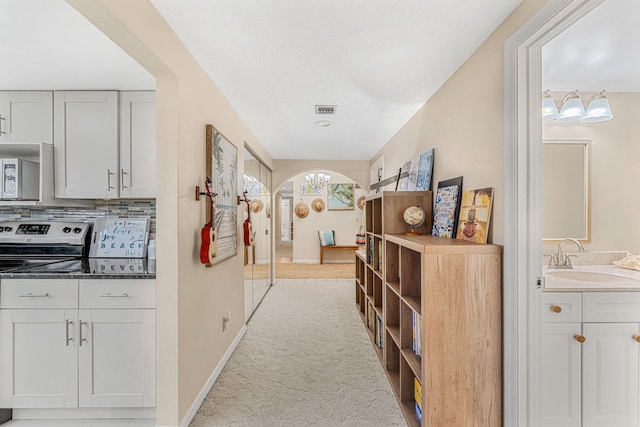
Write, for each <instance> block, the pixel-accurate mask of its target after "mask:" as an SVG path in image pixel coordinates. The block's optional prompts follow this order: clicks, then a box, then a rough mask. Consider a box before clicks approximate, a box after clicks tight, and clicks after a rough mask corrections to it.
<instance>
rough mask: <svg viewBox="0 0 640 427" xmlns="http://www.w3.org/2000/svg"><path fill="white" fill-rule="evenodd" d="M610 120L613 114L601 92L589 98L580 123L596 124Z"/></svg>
mask: <svg viewBox="0 0 640 427" xmlns="http://www.w3.org/2000/svg"><path fill="white" fill-rule="evenodd" d="M612 118H613V113H612V112H611V105H609V100H608V99H607V97H606V95H605V94H604V90H603V91H602V92H600V93H599V94H598V95H595V96H594V97H593V98H591V100H590V101H589V106H588V107H587V111H586V113H585V115H584V117H583V118H582V121H583V122H587V123H596V122H604V121H607V120H611V119H612Z"/></svg>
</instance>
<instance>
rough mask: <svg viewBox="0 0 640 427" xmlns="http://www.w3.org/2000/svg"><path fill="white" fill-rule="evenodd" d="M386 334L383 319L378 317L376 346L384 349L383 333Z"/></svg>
mask: <svg viewBox="0 0 640 427" xmlns="http://www.w3.org/2000/svg"><path fill="white" fill-rule="evenodd" d="M383 332H384V325H383V324H382V318H381V317H380V316H378V315H376V344H377V345H378V347H380V348H382V333H383Z"/></svg>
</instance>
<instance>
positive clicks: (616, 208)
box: [543, 90, 640, 254]
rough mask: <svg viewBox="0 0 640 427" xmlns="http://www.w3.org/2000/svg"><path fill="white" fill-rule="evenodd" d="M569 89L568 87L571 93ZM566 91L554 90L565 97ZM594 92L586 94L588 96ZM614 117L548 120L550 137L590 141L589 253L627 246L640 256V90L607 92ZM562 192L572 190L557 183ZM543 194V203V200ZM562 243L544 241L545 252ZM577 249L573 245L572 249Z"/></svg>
mask: <svg viewBox="0 0 640 427" xmlns="http://www.w3.org/2000/svg"><path fill="white" fill-rule="evenodd" d="M568 91H569V90H567V92H568ZM565 94H566V93H561V94H560V93H556V94H554V97H555V99H562V97H563V96H564V95H565ZM592 95H594V94H593V93H582V92H581V98H582V99H583V100H584V101H585V103H586V102H587V100H588V99H589V98H590V97H591V96H592ZM607 97H608V98H609V102H610V103H611V109H612V110H613V113H614V118H613V120H610V121H607V122H602V123H580V122H577V123H557V122H553V121H550V122H544V127H543V135H544V138H546V139H572V138H577V139H589V140H591V214H592V218H591V231H592V237H591V242H590V243H589V244H586V245H585V249H586V250H589V251H612V250H628V251H630V252H632V253H633V254H640V241H639V240H638V236H639V235H640V222H638V220H637V216H638V212H640V198H638V197H637V196H636V194H637V191H636V187H637V185H638V183H640V167H639V166H638V165H639V160H640V123H639V122H638V114H639V113H640V94H637V93H612V92H607ZM557 191H558V192H559V193H562V192H563V191H567V189H566V188H565V187H563V185H562V183H558V188H557ZM544 201H545V199H544V195H543V203H544ZM556 248H557V245H545V246H544V248H543V249H544V251H545V253H548V252H552V251H554V250H555V249H556ZM570 250H573V247H570Z"/></svg>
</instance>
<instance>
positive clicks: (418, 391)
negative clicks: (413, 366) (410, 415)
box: [413, 378, 422, 425]
mask: <svg viewBox="0 0 640 427" xmlns="http://www.w3.org/2000/svg"><path fill="white" fill-rule="evenodd" d="M413 397H414V399H415V407H416V418H417V419H418V424H420V425H422V384H420V381H418V379H417V378H414V379H413Z"/></svg>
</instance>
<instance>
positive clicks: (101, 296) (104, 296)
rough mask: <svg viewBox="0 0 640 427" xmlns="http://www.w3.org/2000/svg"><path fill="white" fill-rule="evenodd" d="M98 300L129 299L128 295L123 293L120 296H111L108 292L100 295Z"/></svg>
mask: <svg viewBox="0 0 640 427" xmlns="http://www.w3.org/2000/svg"><path fill="white" fill-rule="evenodd" d="M100 298H129V294H128V293H126V292H125V293H123V294H121V295H111V292H109V293H107V294H105V295H100Z"/></svg>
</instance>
